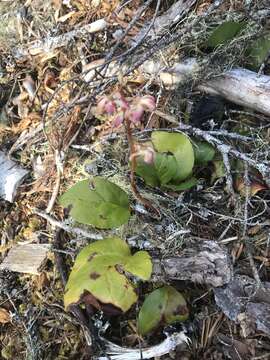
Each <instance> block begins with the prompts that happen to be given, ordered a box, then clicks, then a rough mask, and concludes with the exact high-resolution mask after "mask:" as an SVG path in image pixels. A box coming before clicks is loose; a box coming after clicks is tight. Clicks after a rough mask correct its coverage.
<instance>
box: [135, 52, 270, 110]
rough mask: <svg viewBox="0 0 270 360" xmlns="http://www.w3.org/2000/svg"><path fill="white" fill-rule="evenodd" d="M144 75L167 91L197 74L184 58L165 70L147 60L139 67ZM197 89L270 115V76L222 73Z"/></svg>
mask: <svg viewBox="0 0 270 360" xmlns="http://www.w3.org/2000/svg"><path fill="white" fill-rule="evenodd" d="M141 70H142V72H143V73H144V74H145V75H146V76H148V77H149V76H151V78H153V79H154V81H155V82H156V83H160V82H161V83H162V84H163V85H164V86H165V87H166V88H168V89H175V88H177V86H179V85H180V84H182V83H184V82H186V81H187V80H192V79H193V78H195V77H196V75H197V74H198V73H199V71H200V66H199V64H198V63H197V61H196V59H194V58H191V59H186V60H185V61H184V62H183V63H176V64H174V65H173V66H172V67H170V68H168V67H165V66H163V65H162V64H161V63H158V62H154V61H147V62H145V63H144V64H143V65H142V67H141ZM197 88H198V90H200V91H203V92H206V93H209V94H215V95H220V96H222V97H223V98H225V99H226V100H229V101H231V102H233V103H235V104H238V105H241V106H244V107H247V108H250V109H253V110H255V111H258V112H261V113H263V114H265V115H268V116H270V76H267V75H260V76H258V74H257V73H255V72H253V71H250V70H247V69H244V68H235V69H232V70H229V71H226V72H225V73H224V74H222V75H220V76H218V77H216V78H215V79H212V80H208V81H206V82H204V83H201V84H199V85H198V87H197Z"/></svg>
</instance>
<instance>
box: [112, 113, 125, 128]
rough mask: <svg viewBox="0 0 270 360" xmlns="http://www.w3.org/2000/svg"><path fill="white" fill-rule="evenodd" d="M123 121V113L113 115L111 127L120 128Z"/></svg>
mask: <svg viewBox="0 0 270 360" xmlns="http://www.w3.org/2000/svg"><path fill="white" fill-rule="evenodd" d="M123 121H124V113H123V111H121V112H119V113H117V114H116V115H115V117H114V118H113V121H112V126H113V127H118V126H120V125H121V124H122V123H123Z"/></svg>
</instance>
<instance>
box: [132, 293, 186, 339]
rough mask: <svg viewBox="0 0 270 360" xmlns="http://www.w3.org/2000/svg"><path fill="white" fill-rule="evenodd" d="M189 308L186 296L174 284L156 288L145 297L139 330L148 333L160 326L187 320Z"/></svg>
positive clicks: (141, 332) (140, 313) (140, 314)
mask: <svg viewBox="0 0 270 360" xmlns="http://www.w3.org/2000/svg"><path fill="white" fill-rule="evenodd" d="M187 318H188V309H187V304H186V301H185V299H184V297H183V296H182V295H181V294H180V293H179V292H178V291H177V290H176V289H174V288H173V287H172V286H164V287H162V288H159V289H157V290H154V291H153V292H152V293H151V294H150V295H148V296H147V298H146V299H145V301H144V303H143V305H142V308H141V310H140V312H139V317H138V331H139V333H140V334H141V335H146V334H148V333H149V332H151V331H153V330H155V329H156V328H157V327H158V326H160V325H164V324H171V323H173V322H176V321H185V320H186V319H187Z"/></svg>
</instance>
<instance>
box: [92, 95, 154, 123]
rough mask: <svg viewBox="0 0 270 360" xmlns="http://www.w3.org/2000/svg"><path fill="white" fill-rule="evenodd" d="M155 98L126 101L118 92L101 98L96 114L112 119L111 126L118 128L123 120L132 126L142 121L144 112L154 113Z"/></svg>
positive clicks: (147, 97)
mask: <svg viewBox="0 0 270 360" xmlns="http://www.w3.org/2000/svg"><path fill="white" fill-rule="evenodd" d="M155 107H156V101H155V98H154V97H153V96H151V95H145V96H142V97H136V98H133V99H132V100H131V101H128V100H127V99H126V98H125V97H124V96H123V95H122V94H121V93H120V92H117V93H115V94H113V95H110V96H107V95H104V96H102V97H101V98H100V99H99V101H98V104H97V113H98V114H106V115H109V116H112V117H113V126H114V127H118V126H120V125H121V124H122V123H123V122H124V120H125V119H127V120H129V121H131V122H132V123H134V124H137V123H139V122H140V121H141V120H142V117H143V114H144V112H145V111H154V110H155Z"/></svg>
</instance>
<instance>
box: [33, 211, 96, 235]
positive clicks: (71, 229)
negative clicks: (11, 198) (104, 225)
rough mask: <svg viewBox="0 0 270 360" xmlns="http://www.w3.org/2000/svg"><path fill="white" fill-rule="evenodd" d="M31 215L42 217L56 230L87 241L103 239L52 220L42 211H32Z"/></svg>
mask: <svg viewBox="0 0 270 360" xmlns="http://www.w3.org/2000/svg"><path fill="white" fill-rule="evenodd" d="M33 214H36V215H38V216H40V217H42V218H43V219H45V220H47V221H48V222H49V223H50V224H51V225H52V226H54V227H56V228H60V229H63V230H65V231H66V232H68V233H72V234H75V235H77V236H82V237H86V238H87V239H92V240H101V239H103V236H102V235H100V234H94V233H90V232H88V231H87V230H83V229H81V228H78V227H73V226H70V225H67V224H65V223H64V222H61V221H58V220H57V219H55V218H53V217H52V216H50V215H48V214H46V213H45V212H44V211H42V210H38V209H34V210H33Z"/></svg>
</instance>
